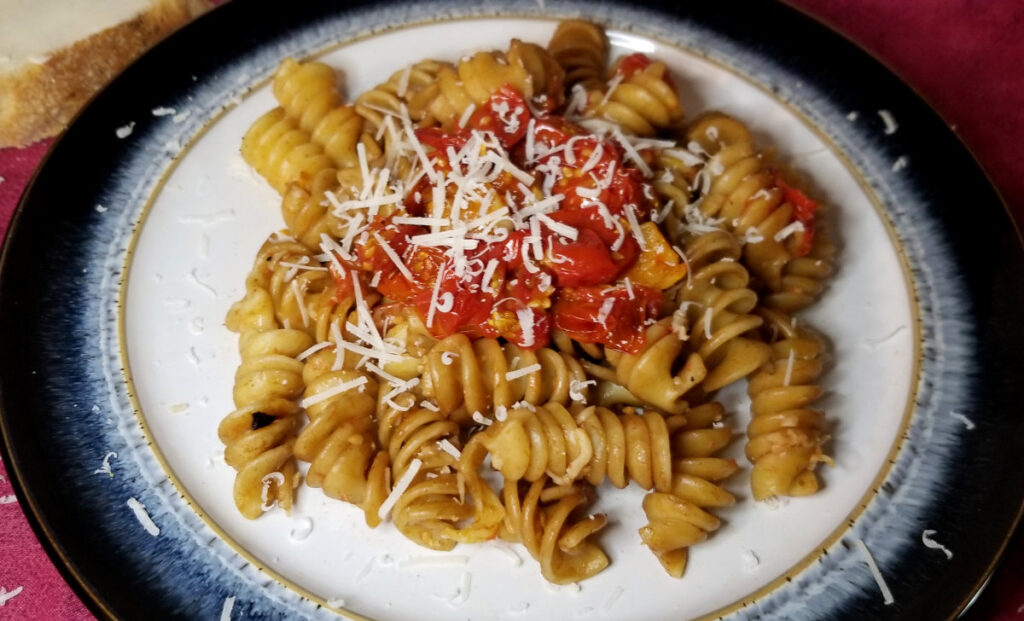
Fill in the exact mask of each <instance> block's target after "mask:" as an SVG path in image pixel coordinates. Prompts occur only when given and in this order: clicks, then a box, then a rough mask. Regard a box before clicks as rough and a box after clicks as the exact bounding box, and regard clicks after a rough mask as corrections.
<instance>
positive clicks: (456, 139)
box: [415, 127, 472, 161]
mask: <svg viewBox="0 0 1024 621" xmlns="http://www.w3.org/2000/svg"><path fill="white" fill-rule="evenodd" d="M415 133H416V138H417V140H419V141H420V142H421V143H423V144H424V145H426V146H428V147H430V148H431V149H434V150H435V151H437V152H439V153H440V154H441V156H442V157H443V158H444V159H445V160H446V161H447V159H448V157H447V152H448V147H452V148H454V149H455V150H456V151H458V150H459V149H461V148H462V147H464V146H466V142H468V141H469V137H470V136H471V135H472V134H471V133H470V131H469V130H468V129H452V130H446V129H441V128H440V127H421V128H419V129H417V130H416V132H415Z"/></svg>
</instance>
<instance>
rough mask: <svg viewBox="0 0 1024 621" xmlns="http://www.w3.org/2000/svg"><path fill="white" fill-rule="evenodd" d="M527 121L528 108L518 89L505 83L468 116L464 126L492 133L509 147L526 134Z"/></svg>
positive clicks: (502, 144)
mask: <svg viewBox="0 0 1024 621" xmlns="http://www.w3.org/2000/svg"><path fill="white" fill-rule="evenodd" d="M529 122H530V108H529V107H528V106H527V105H526V100H525V99H523V96H522V94H521V93H520V92H519V91H517V90H516V89H514V88H512V87H511V86H509V85H508V84H505V85H504V86H502V87H501V88H499V89H498V90H497V91H496V92H495V93H494V94H493V95H491V98H490V99H488V100H487V103H485V104H484V105H483V106H481V107H480V109H479V110H477V111H476V112H475V113H474V114H473V116H471V117H470V119H469V122H468V123H467V124H466V126H467V127H471V128H473V129H478V130H481V131H489V132H492V133H494V135H495V136H497V138H498V142H500V143H501V146H503V147H505V148H506V149H510V148H512V147H513V146H514V145H515V144H517V143H518V142H519V141H520V140H522V139H523V136H524V135H526V127H527V125H528V124H529Z"/></svg>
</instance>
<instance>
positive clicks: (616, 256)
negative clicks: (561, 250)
mask: <svg viewBox="0 0 1024 621" xmlns="http://www.w3.org/2000/svg"><path fill="white" fill-rule="evenodd" d="M551 219H553V220H556V221H558V222H562V223H564V224H568V225H569V226H571V227H573V228H575V229H576V230H577V231H579V232H580V239H582V236H583V235H584V233H583V230H584V229H588V230H590V231H591V232H593V233H595V234H596V235H597V237H598V238H599V239H600V240H601V243H602V244H603V246H604V249H605V250H606V252H607V254H608V256H609V257H610V259H611V261H612V263H614V264H615V266H616V270H615V272H614V273H611V272H609V273H610V274H611V275H610V276H608V277H607V278H605V279H604V280H600V281H597V282H592V283H589V284H602V283H607V282H612V281H613V280H615V279H616V278H618V277H619V276H621V275H622V274H624V273H626V272H627V271H629V268H631V267H632V266H633V264H634V263H635V262H636V258H637V257H638V256H639V255H640V246H639V245H638V244H637V243H636V240H635V239H634V238H633V236H632V235H630V234H629V232H628V229H627V228H626V227H627V225H626V224H625V223H620V226H622V227H623V229H622V230H623V237H622V240H621V241H620V240H619V236H620V235H619V232H618V230H616V229H611V228H608V225H607V223H606V222H605V219H604V218H603V217H602V216H601V213H600V211H599V210H598V208H597V207H596V206H591V207H583V208H579V209H575V210H565V209H563V210H561V211H557V212H555V213H553V214H551ZM556 241H557V240H556ZM616 242H618V243H619V248H618V249H617V250H614V251H613V250H611V248H612V246H614V245H615V244H616ZM554 244H555V242H553V243H552V249H554ZM601 265H603V264H596V265H595V268H594V269H595V271H601V269H602V268H601ZM551 269H552V271H556V273H557V268H556V267H554V266H551ZM565 286H572V285H565Z"/></svg>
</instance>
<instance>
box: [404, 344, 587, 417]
mask: <svg viewBox="0 0 1024 621" xmlns="http://www.w3.org/2000/svg"><path fill="white" fill-rule="evenodd" d="M586 380H587V376H586V373H585V372H584V370H583V367H582V365H580V363H579V362H578V361H577V360H576V359H575V358H573V357H572V356H569V355H566V354H563V353H560V352H557V351H555V350H552V349H548V348H541V349H539V350H537V351H527V350H522V349H519V348H517V347H515V346H514V345H512V344H505V345H501V344H500V343H499V342H498V341H497V339H486V338H481V339H476V340H475V341H471V340H470V339H469V338H468V337H467V336H465V335H464V334H454V335H452V336H449V337H447V338H445V339H443V340H441V341H439V342H438V343H437V344H436V345H434V347H433V348H431V350H430V352H428V353H427V356H426V358H425V359H424V360H423V370H422V384H421V387H422V391H423V395H424V396H425V397H427V398H429V399H432V400H433V401H435V402H436V403H437V405H438V407H439V408H440V411H441V412H442V413H444V414H445V415H446V416H450V417H452V418H453V420H456V421H458V422H459V423H460V424H469V423H470V422H471V421H472V420H473V414H474V413H479V414H480V415H484V416H486V415H489V414H491V413H493V412H497V411H499V410H502V409H507V408H510V407H512V406H513V405H514V404H515V403H517V402H520V401H525V402H527V403H530V404H534V405H539V404H541V403H546V402H548V401H553V402H556V403H562V404H568V403H569V402H570V401H572V400H574V399H573V397H574V396H575V397H576V399H575V400H578V401H579V400H583V399H585V395H586V391H587V387H586V385H585V384H584V382H586Z"/></svg>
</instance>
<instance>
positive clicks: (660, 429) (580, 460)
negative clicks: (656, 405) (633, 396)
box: [470, 403, 672, 491]
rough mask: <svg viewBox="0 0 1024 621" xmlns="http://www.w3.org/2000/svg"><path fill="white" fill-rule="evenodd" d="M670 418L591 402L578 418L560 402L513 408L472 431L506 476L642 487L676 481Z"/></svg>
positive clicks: (666, 486)
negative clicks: (614, 409) (480, 429)
mask: <svg viewBox="0 0 1024 621" xmlns="http://www.w3.org/2000/svg"><path fill="white" fill-rule="evenodd" d="M669 435H670V428H669V423H666V419H665V418H664V417H663V416H662V415H661V414H658V413H656V412H653V411H647V412H645V413H644V414H642V415H639V414H636V413H635V412H634V411H633V410H632V408H627V409H626V410H625V411H623V413H622V414H621V415H616V414H615V413H613V412H612V411H611V410H608V409H606V408H602V407H595V406H590V407H588V408H586V409H585V410H583V411H581V412H580V413H579V414H578V415H577V416H576V417H575V418H574V417H573V415H572V414H570V413H569V411H568V410H566V409H565V408H564V407H562V406H561V405H558V404H557V403H548V404H547V405H544V406H541V407H538V408H535V409H534V410H529V409H526V408H520V409H515V410H513V411H511V412H509V414H508V417H507V418H506V419H505V420H504V421H500V422H497V423H495V424H493V425H491V426H490V427H489V428H488V429H487V430H486V431H484V432H481V433H478V434H476V435H475V436H473V439H472V440H470V442H471V443H472V442H480V443H482V444H483V446H484V447H485V448H486V449H487V451H488V452H489V453H490V455H491V465H492V466H493V467H494V468H495V469H497V470H498V471H499V472H501V474H502V476H503V477H504V478H505V480H506V481H518V480H520V479H525V480H527V481H537V480H539V479H541V478H544V477H550V478H551V479H552V480H553V481H555V482H556V483H558V484H561V485H568V484H570V483H572V482H573V481H577V480H587V481H588V482H590V484H592V485H600V484H601V483H602V482H603V481H604V480H605V479H606V478H607V479H608V480H609V481H610V482H611V483H612V485H614V486H615V487H619V488H622V487H625V486H626V484H627V483H629V481H630V480H632V481H635V482H636V483H637V484H638V485H639V486H640V487H643V488H644V489H651V488H652V487H654V488H656V489H659V490H663V491H667V490H669V489H671V485H672V450H671V445H670V437H669Z"/></svg>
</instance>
